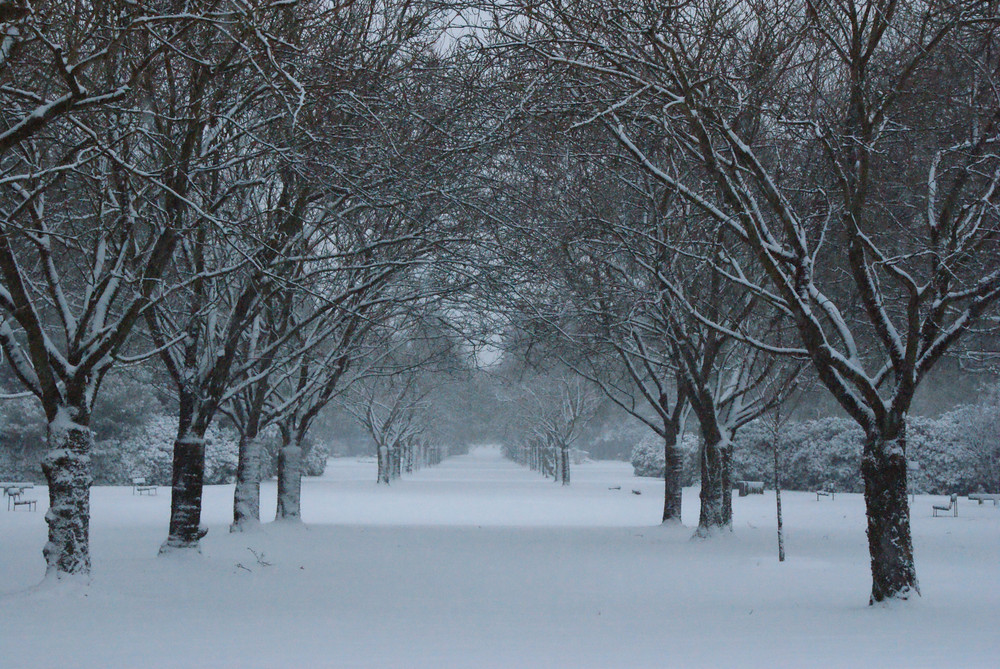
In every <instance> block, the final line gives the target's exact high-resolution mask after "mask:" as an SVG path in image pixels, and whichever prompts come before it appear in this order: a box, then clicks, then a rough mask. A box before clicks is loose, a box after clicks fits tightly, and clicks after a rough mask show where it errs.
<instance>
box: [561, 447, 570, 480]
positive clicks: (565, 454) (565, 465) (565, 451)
mask: <svg viewBox="0 0 1000 669" xmlns="http://www.w3.org/2000/svg"><path fill="white" fill-rule="evenodd" d="M559 457H560V458H561V459H562V472H561V476H560V478H561V480H562V484H563V485H569V447H568V446H560V447H559Z"/></svg>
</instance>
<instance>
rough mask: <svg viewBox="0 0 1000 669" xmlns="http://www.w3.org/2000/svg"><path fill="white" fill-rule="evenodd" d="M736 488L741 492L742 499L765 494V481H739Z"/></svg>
mask: <svg viewBox="0 0 1000 669" xmlns="http://www.w3.org/2000/svg"><path fill="white" fill-rule="evenodd" d="M736 487H737V488H738V489H739V491H740V497H746V496H747V495H763V494H764V482H763V481H737V482H736Z"/></svg>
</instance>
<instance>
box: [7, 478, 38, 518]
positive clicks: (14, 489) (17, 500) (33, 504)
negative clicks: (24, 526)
mask: <svg viewBox="0 0 1000 669" xmlns="http://www.w3.org/2000/svg"><path fill="white" fill-rule="evenodd" d="M0 487H2V488H3V494H4V496H5V497H6V498H7V510H8V511H17V507H19V506H24V507H27V509H28V511H34V510H35V509H36V508H37V505H38V500H37V499H24V491H25V490H29V489H31V488H34V487H35V484H33V483H28V482H24V481H19V482H12V481H3V482H0Z"/></svg>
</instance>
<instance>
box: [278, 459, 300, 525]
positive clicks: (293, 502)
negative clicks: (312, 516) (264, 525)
mask: <svg viewBox="0 0 1000 669" xmlns="http://www.w3.org/2000/svg"><path fill="white" fill-rule="evenodd" d="M275 520H292V521H299V520H302V449H301V448H300V447H298V446H285V447H283V448H282V449H281V450H280V451H279V452H278V510H277V513H276V514H275Z"/></svg>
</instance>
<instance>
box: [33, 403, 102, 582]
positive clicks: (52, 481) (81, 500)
mask: <svg viewBox="0 0 1000 669" xmlns="http://www.w3.org/2000/svg"><path fill="white" fill-rule="evenodd" d="M93 444H94V433H93V432H91V431H90V428H89V427H88V426H86V425H79V424H77V423H74V422H72V421H71V420H70V419H69V417H68V415H67V414H66V413H65V409H61V410H60V412H59V414H58V415H57V417H56V418H55V420H53V421H51V422H49V424H48V445H49V451H48V453H47V454H46V456H45V459H44V460H43V461H42V471H44V472H45V480H46V481H47V482H48V486H49V511H48V513H46V514H45V522H46V523H48V526H49V540H48V542H47V543H46V544H45V548H44V549H42V554H43V555H44V556H45V562H46V565H47V566H46V570H45V575H46V577H47V578H50V577H54V578H56V579H60V578H62V577H64V576H68V575H78V576H83V577H89V576H90V482H91V478H90V451H91V449H92V447H93Z"/></svg>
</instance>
